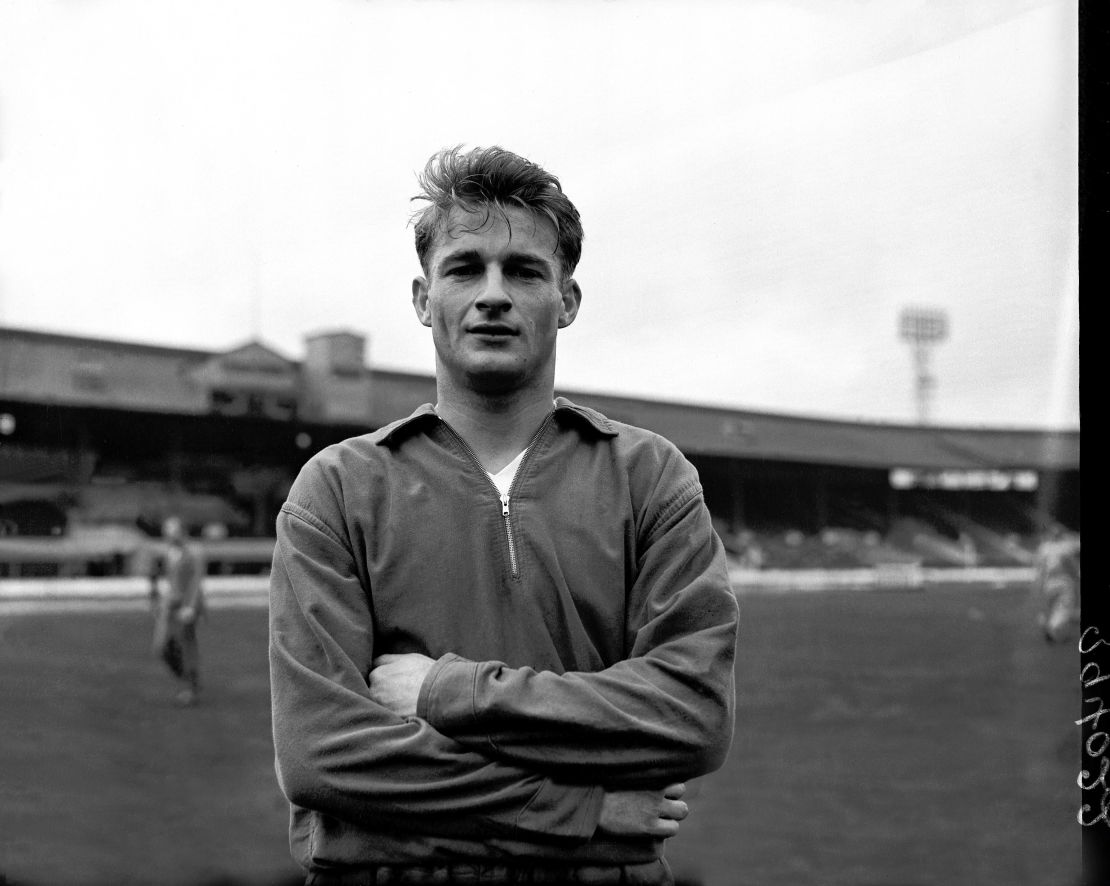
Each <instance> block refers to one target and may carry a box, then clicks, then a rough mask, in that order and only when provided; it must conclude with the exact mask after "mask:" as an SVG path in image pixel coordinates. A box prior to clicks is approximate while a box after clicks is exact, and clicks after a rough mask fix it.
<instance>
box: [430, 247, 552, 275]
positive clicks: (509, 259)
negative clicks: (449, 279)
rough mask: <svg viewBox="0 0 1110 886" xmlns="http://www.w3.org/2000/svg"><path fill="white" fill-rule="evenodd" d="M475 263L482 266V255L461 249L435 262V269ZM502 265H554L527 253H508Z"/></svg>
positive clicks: (473, 250)
mask: <svg viewBox="0 0 1110 886" xmlns="http://www.w3.org/2000/svg"><path fill="white" fill-rule="evenodd" d="M471 262H475V263H478V264H484V263H485V259H484V258H483V256H482V253H481V252H479V251H478V250H477V249H461V250H459V251H458V252H449V253H447V254H446V255H445V256H443V258H441V259H440V260H439V261H438V262H436V269H437V270H438V269H440V268H444V267H446V266H447V265H449V264H469V263H471ZM504 264H506V265H511V264H518V265H534V266H537V267H544V268H547V267H550V268H552V269H553V268H554V267H555V263H554V262H553V261H550V260H548V259H547V258H546V257H545V256H542V255H534V254H532V253H529V252H510V253H509V254H508V255H506V256H505V260H504Z"/></svg>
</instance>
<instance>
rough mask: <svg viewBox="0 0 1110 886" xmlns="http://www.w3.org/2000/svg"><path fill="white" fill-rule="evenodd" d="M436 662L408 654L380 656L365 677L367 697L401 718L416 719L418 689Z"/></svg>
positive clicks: (414, 654)
mask: <svg viewBox="0 0 1110 886" xmlns="http://www.w3.org/2000/svg"><path fill="white" fill-rule="evenodd" d="M435 663H436V662H435V659H434V658H428V656H426V655H420V654H419V653H417V652H409V653H406V654H405V655H379V656H378V657H377V658H375V659H374V661H373V670H371V671H370V673H369V675H368V676H367V677H366V685H367V686H369V687H370V697H371V698H372V699H374V701H376V702H377V703H378V704H380V705H383V706H384V707H387V708H389V709H390V710H391V711H393V713H395V714H399V715H400V716H402V717H415V716H416V700H417V698H419V696H420V686H421V684H423V682H424V678H425V677H426V676H428V671H430V670H431V669H432V665H434V664H435Z"/></svg>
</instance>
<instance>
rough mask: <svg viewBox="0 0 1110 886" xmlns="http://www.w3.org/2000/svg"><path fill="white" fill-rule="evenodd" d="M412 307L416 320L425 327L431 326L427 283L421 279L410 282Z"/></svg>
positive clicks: (416, 278)
mask: <svg viewBox="0 0 1110 886" xmlns="http://www.w3.org/2000/svg"><path fill="white" fill-rule="evenodd" d="M412 306H413V309H414V310H415V311H416V317H417V319H418V320H419V321H420V322H421V323H423V324H424V325H425V326H431V325H432V312H431V310H430V309H429V308H428V281H427V280H425V279H424V278H423V277H414V278H413V280H412Z"/></svg>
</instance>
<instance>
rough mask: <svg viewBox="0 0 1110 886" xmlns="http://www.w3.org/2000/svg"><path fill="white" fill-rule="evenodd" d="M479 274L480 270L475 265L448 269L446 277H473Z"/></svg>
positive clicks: (456, 266)
mask: <svg viewBox="0 0 1110 886" xmlns="http://www.w3.org/2000/svg"><path fill="white" fill-rule="evenodd" d="M480 272H481V268H479V267H478V266H477V265H455V267H453V268H448V269H447V272H446V273H447V276H448V277H473V276H474V275H475V274H478V273H480Z"/></svg>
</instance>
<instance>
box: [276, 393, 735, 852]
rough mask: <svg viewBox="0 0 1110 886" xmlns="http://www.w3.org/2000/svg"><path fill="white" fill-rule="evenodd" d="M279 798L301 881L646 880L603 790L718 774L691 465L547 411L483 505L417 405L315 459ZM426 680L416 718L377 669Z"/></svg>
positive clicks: (299, 573)
mask: <svg viewBox="0 0 1110 886" xmlns="http://www.w3.org/2000/svg"><path fill="white" fill-rule="evenodd" d="M277 535H278V540H277V547H276V549H275V553H274V564H273V572H272V579H271V591H270V630H271V633H270V638H271V639H270V668H271V683H272V693H273V728H274V744H275V750H276V768H277V774H278V780H279V783H280V785H281V787H282V790H283V791H284V793H285V795H286V797H287V798H288V799H289V801H290V804H291V822H290V842H291V847H292V850H293V854H294V857H295V858H296V859H297V860H298V861H299V862H300V863H301V864H302V865H303V866H304V867H305V868H306V869H309V870H317V869H327V868H335V867H342V866H345V865H357V864H368V863H404V862H407V863H420V862H435V861H441V860H444V859H456V860H458V859H490V858H493V857H504V856H510V857H516V858H518V859H537V860H540V859H558V860H560V861H562V862H574V861H581V862H582V863H583V864H586V863H590V862H598V861H604V862H609V863H642V862H646V861H650V860H652V859H654V858H657V857H659V856H660V855H661V854H662V842H661V841H658V840H653V839H650V838H643V839H621V838H616V837H612V836H609V835H605V834H602V833H595V831H596V830H597V824H598V818H599V814H600V808H601V801H602V796H603V791H604V788H606V787H608V788H613V789H616V788H656V787H662V786H664V785H666V784H669V783H672V782H676V781H682V780H686V779H689V778H693V777H695V776H698V775H701V774H704V773H706V772H709V771H712V770H714V769H716V768H718V767H719V766H720V765H721V764H722V763H723V761H724V758H725V755H726V754H727V751H728V747H729V744H730V741H731V736H732V724H733V712H734V683H733V679H734V678H733V658H734V653H735V643H736V631H737V623H738V616H737V605H736V599H735V597H734V595H733V594H732V592H731V590H730V588H729V585H728V578H727V571H726V566H725V560H724V552H723V548H722V545H721V542H720V540H719V539H718V538H717V536H716V534H715V533H714V532H713V530H712V527H711V525H710V517H709V513H708V511H707V510H706V508H705V504H704V501H703V497H702V490H701V486H700V484H699V482H698V478H697V474H696V472H695V470H694V469H693V467H692V466H691V465H690V464H689V462H687V461H686V459H685V458H683V456H682V455H681V454H680V453H679V452H678V450H677V449H676V448H675V447H674V446H673V445H672V444H671V443H669V442H667V441H666V440H664V439H663V438H662V437H659V436H658V435H656V434H653V433H651V432H648V431H645V430H642V429H639V428H635V427H632V426H630V425H624V424H620V423H617V422H612V421H610V420H608V419H607V418H605V417H604V416H603V415H601V414H600V413H598V412H595V411H594V410H591V409H587V408H584V407H580V406H576V405H574V404H573V403H570V402H569V401H567V400H565V399H563V398H559V399H558V400H557V401H556V407H555V410H554V411H553V412H552V414H551V415H550V416H549V417H548V419H547V420H546V421H545V422H544V423H543V425H542V426H541V427H540V429H539V430H538V431H537V433H536V435H535V436H534V437H533V439H532V441H531V442H530V443H529V446H528V450H527V452H526V454H525V456H524V459H523V461H522V462H521V465H520V467H519V469H518V471H517V474H516V477H515V479H514V481H513V483H512V486H511V487H510V490H509V492H508V494H506V495H504V496H502V495H501V494H500V493H499V492H498V491H497V489H496V487H495V486H494V485H493V482H492V481H491V479H490V477H489V475H488V474H486V473H485V471H484V470H483V469H482V467H481V464H480V463H479V462H478V459H477V458H476V457H475V456H474V453H473V452H472V451H471V450H470V449H469V447H468V446H467V445H466V443H465V442H464V441H463V440H462V438H461V437H460V436H459V435H458V434H457V433H455V432H454V431H453V430H452V429H451V427H450V426H449V425H447V424H446V423H445V422H443V421H442V420H441V419H440V418H439V417H438V416H437V415H436V414H435V412H434V410H433V409H432V407H431V406H430V405H425V406H422V407H420V408H419V409H417V410H416V411H415V412H414V413H413V414H412V415H411V416H409V417H408V418H407V419H404V420H402V421H398V422H395V423H393V424H391V425H389V426H387V427H384V428H381V429H380V430H378V431H375V432H374V433H371V434H367V435H364V436H361V437H356V438H353V439H350V440H347V441H345V442H343V443H340V444H337V445H335V446H331V447H329V448H327V449H325V450H323V451H322V452H320V453H319V454H317V455H316V456H315V457H313V458H312V459H311V460H310V461H309V462H308V463H307V464H306V465H305V467H304V468H303V469H302V471H301V473H300V475H299V476H298V478H297V480H296V482H295V483H294V485H293V487H292V489H291V491H290V493H289V497H288V501H287V502H286V503H285V505H284V506H283V507H282V510H281V514H280V516H279V518H278V523H277ZM387 652H388V653H405V652H419V653H422V654H424V655H428V656H430V657H432V658H435V659H436V660H437V661H436V664H435V665H434V667H433V669H432V671H431V672H430V673H429V674H428V676H427V678H426V679H425V680H424V683H423V685H422V688H421V692H420V698H419V702H418V711H417V716H416V717H410V718H406V717H400V716H398V715H396V714H393V713H392V712H390V711H388V710H387V709H385V708H383V707H381V706H379V705H378V704H376V703H375V702H373V701H372V700H371V699H370V697H369V693H368V690H367V680H366V677H367V673H368V672H369V670H370V667H371V662H372V660H373V658H374V657H375V656H377V655H381V654H383V653H387Z"/></svg>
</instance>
